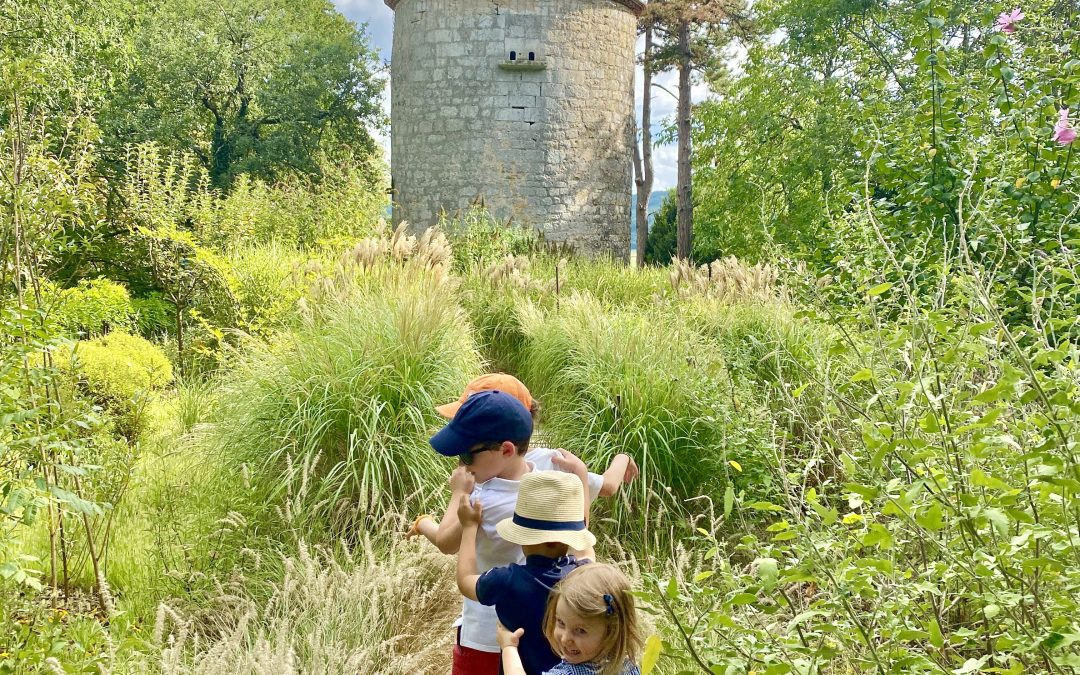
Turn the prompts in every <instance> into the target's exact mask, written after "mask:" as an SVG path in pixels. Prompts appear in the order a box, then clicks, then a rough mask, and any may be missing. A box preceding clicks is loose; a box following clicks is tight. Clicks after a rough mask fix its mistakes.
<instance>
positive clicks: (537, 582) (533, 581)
mask: <svg viewBox="0 0 1080 675" xmlns="http://www.w3.org/2000/svg"><path fill="white" fill-rule="evenodd" d="M587 562H589V561H588V560H576V559H575V558H574V556H572V555H569V556H563V557H561V558H548V557H546V556H542V555H530V556H528V557H527V558H525V564H524V565H506V566H505V567H493V568H492V569H490V570H488V571H487V572H484V573H483V574H481V575H480V578H479V579H478V580H477V581H476V599H477V600H479V601H480V604H482V605H495V614H496V615H498V617H499V623H501V624H502V625H504V626H506V627H507V628H508V629H510V630H511V631H515V630H517V629H518V628H524V629H525V635H523V636H522V638H521V642H520V643H518V653H519V654H520V655H521V662H522V665H524V666H525V672H526V673H528V675H540V673H542V672H544V671H545V670H549V669H551V668H553V667H555V665H556V664H558V663H559V661H561V659H560V658H559V657H558V656H556V655H555V652H553V651H551V646H550V645H548V641H547V638H546V637H544V631H543V624H544V611H545V610H546V609H547V600H548V595H549V594H550V593H551V589H552V587H554V586H555V584H557V583H559V581H560V580H561V579H562V578H563V577H565V576H566V575H567V574H570V573H571V572H573V571H574V570H575V569H576V568H577V567H579V566H581V565H584V564H585V563H587Z"/></svg>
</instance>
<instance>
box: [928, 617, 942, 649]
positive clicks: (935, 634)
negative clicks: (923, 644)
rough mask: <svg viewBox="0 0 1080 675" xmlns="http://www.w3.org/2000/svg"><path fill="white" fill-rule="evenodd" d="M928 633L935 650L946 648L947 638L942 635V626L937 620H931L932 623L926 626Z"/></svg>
mask: <svg viewBox="0 0 1080 675" xmlns="http://www.w3.org/2000/svg"><path fill="white" fill-rule="evenodd" d="M926 632H928V633H930V644H932V645H934V647H935V648H937V649H941V648H942V647H944V646H945V636H944V635H942V634H941V625H940V624H939V623H938V621H937V618H933V619H931V620H930V623H928V624H927V625H926Z"/></svg>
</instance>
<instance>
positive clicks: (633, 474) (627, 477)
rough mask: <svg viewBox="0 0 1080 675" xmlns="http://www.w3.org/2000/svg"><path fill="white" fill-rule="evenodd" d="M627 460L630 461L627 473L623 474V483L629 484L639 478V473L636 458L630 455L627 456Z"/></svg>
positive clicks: (627, 465)
mask: <svg viewBox="0 0 1080 675" xmlns="http://www.w3.org/2000/svg"><path fill="white" fill-rule="evenodd" d="M626 459H627V460H628V461H627V464H626V473H624V474H623V479H622V482H624V483H629V482H630V481H632V480H634V479H635V478H637V477H638V473H639V472H638V467H637V462H635V461H634V458H633V457H631V456H630V455H627V456H626Z"/></svg>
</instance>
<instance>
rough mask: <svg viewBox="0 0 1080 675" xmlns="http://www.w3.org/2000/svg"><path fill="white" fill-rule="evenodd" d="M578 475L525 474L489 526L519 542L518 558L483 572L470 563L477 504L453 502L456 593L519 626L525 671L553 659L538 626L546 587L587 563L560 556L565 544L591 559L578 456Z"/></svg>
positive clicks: (531, 672) (535, 674) (532, 674)
mask: <svg viewBox="0 0 1080 675" xmlns="http://www.w3.org/2000/svg"><path fill="white" fill-rule="evenodd" d="M578 465H579V469H578V470H577V471H576V472H575V473H577V476H572V475H570V474H567V473H560V472H558V471H541V472H535V473H530V474H528V475H526V476H525V477H524V478H522V479H521V488H520V490H519V491H518V497H517V505H516V506H515V507H514V515H513V517H512V518H506V519H504V520H501V521H499V523H498V525H496V529H497V530H498V532H499V535H500V536H501V537H502V538H503V540H504V541H509V542H513V543H515V544H520V545H521V549H522V551H523V552H524V554H525V562H524V564H513V565H506V566H503V567H494V568H492V569H490V570H488V571H486V572H484V573H483V574H479V573H478V572H477V569H476V531H477V528H478V527H479V525H480V522H481V519H482V507H481V505H480V504H479V503H477V504H470V502H469V500H468V499H467V498H465V497H462V498H461V500H460V502H459V505H458V520H460V521H461V527H462V534H461V550H460V551H459V552H458V564H457V582H458V588H459V589H460V590H461V594H462V595H464V596H465V597H466V598H469V599H471V600H476V601H478V602H480V604H482V605H494V607H495V612H496V615H497V616H498V619H499V623H500V624H502V625H503V626H506V627H507V628H509V629H510V630H518V629H521V630H524V631H525V633H524V637H522V638H521V641H520V644H519V647H518V650H519V652H520V654H521V662H522V664H523V667H524V672H525V673H527V675H540V673H542V672H544V671H546V670H549V669H551V668H553V667H555V665H556V664H557V663H558V662H559V657H558V656H556V655H555V652H553V651H552V650H551V647H550V646H549V645H548V642H547V640H545V639H544V633H543V630H542V625H543V619H544V608H545V607H546V606H547V599H548V594H549V593H551V589H552V587H553V586H554V585H555V584H557V583H558V582H559V581H560V580H561V579H562V578H563V577H565V576H566V575H567V574H569V573H570V572H571V571H573V570H575V569H577V568H578V566H579V565H582V564H584V563H587V562H589V561H588V560H587V559H576V558H575V557H574V556H573V555H567V552H568V550H570V549H573V550H575V551H577V552H580V555H581V557H582V558H592V557H593V555H592V546H593V544H595V543H596V538H595V537H594V536H593V535H592V533H590V532H589V530H588V529H586V521H587V514H588V499H587V498H586V497H585V496H584V494H585V492H584V489H585V485H586V481H587V480H588V476H587V474H586V471H585V465H584V464H582V463H581V462H580V461H579V462H578Z"/></svg>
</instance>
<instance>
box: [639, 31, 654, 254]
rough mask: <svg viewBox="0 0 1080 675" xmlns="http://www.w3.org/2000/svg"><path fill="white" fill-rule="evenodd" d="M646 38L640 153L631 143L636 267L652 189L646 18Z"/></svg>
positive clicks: (649, 50)
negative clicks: (634, 189) (634, 200)
mask: <svg viewBox="0 0 1080 675" xmlns="http://www.w3.org/2000/svg"><path fill="white" fill-rule="evenodd" d="M641 27H642V33H643V34H644V36H645V51H644V53H643V54H642V58H641V64H642V71H643V78H642V80H643V89H642V96H641V150H640V152H639V150H638V146H637V142H636V140H635V143H634V182H635V184H636V185H637V204H636V205H635V210H636V213H635V214H634V215H635V218H634V219H635V224H636V226H637V266H638V267H644V266H645V253H646V247H647V245H648V239H649V199H650V198H651V197H652V188H653V161H652V69H653V64H652V53H653V25H652V20H651V19H650V18H649V16H648V15H645V16H643V17H642V18H641Z"/></svg>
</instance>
